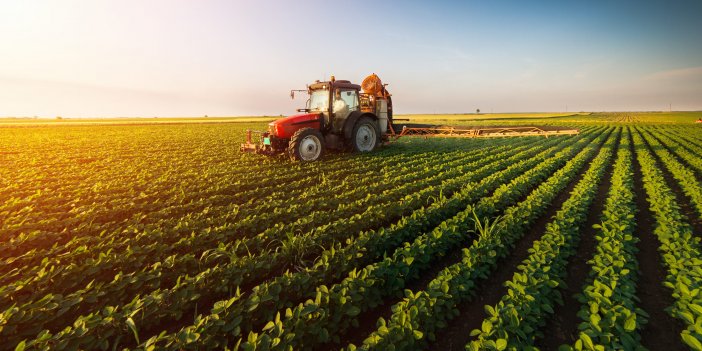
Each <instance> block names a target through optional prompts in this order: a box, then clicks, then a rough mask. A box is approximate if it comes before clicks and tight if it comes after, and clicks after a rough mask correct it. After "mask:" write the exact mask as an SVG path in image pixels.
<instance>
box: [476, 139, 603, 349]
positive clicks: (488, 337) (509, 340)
mask: <svg viewBox="0 0 702 351" xmlns="http://www.w3.org/2000/svg"><path fill="white" fill-rule="evenodd" d="M614 142H615V140H614V138H613V139H610V140H608V141H607V143H606V144H605V146H604V147H603V151H602V154H601V155H600V157H597V158H596V159H595V160H593V162H592V164H591V166H590V168H589V169H588V171H587V172H586V173H585V174H584V175H583V178H582V179H581V180H580V181H579V182H578V184H577V185H576V186H575V188H574V189H573V191H572V192H571V196H570V198H568V200H566V201H565V202H564V203H563V206H562V207H561V209H560V210H559V211H558V212H557V213H556V215H555V216H554V220H553V221H552V222H550V223H549V224H548V225H547V227H546V232H545V233H544V235H543V236H542V237H541V239H540V240H537V241H535V242H534V244H533V246H532V248H531V249H530V250H529V253H530V255H529V257H527V258H526V259H525V260H524V261H523V262H522V264H521V265H520V266H519V271H518V272H515V273H514V276H513V278H512V280H509V281H507V282H506V283H505V286H506V287H507V294H506V295H504V296H502V298H501V300H500V302H498V303H497V305H495V306H486V307H485V311H486V312H487V314H488V316H487V318H485V319H484V320H483V322H482V326H481V328H480V329H476V330H473V331H471V332H470V333H471V335H472V336H474V337H475V340H473V341H471V342H470V343H469V344H468V345H466V350H504V349H509V350H524V349H528V348H530V347H532V345H533V344H534V340H535V339H536V338H537V337H540V336H542V334H541V332H540V331H539V329H540V328H541V327H543V326H544V325H545V324H546V320H547V318H548V317H549V316H550V315H552V314H553V306H554V305H555V304H556V303H559V304H562V298H561V294H560V291H559V290H558V289H557V288H558V287H559V286H562V285H563V278H564V276H565V274H566V265H567V263H568V260H567V259H568V258H569V257H570V256H572V255H573V254H574V253H575V250H576V248H577V245H578V242H579V236H580V230H581V227H582V225H583V224H584V223H585V220H586V218H587V213H588V209H589V207H590V204H591V203H592V201H593V200H594V198H595V194H596V193H597V189H598V185H599V183H600V181H602V178H603V176H604V173H605V169H606V167H607V164H608V163H609V161H610V159H611V157H612V148H613V147H614V145H613V144H614Z"/></svg>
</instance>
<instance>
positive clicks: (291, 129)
mask: <svg viewBox="0 0 702 351" xmlns="http://www.w3.org/2000/svg"><path fill="white" fill-rule="evenodd" d="M320 116H321V113H302V114H299V115H292V116H288V117H285V118H281V119H277V120H275V121H273V122H271V123H269V124H268V130H269V131H270V132H271V134H272V135H275V136H276V137H278V138H283V139H290V138H292V136H293V134H295V132H297V131H298V130H300V129H302V128H314V129H317V130H319V129H320V128H321V124H320V120H321V118H320Z"/></svg>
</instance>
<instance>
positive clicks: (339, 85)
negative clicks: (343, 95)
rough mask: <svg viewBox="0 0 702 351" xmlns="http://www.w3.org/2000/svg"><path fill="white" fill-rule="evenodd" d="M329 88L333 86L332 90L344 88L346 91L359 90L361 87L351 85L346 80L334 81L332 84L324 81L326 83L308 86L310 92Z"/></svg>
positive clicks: (315, 83) (318, 82)
mask: <svg viewBox="0 0 702 351" xmlns="http://www.w3.org/2000/svg"><path fill="white" fill-rule="evenodd" d="M330 86H333V87H334V88H342V89H344V88H346V89H356V90H360V89H361V86H360V85H358V84H353V83H351V82H350V81H348V80H335V81H333V82H331V81H326V82H320V81H317V82H314V83H312V84H310V89H311V90H317V89H323V88H325V87H326V88H329V87H330Z"/></svg>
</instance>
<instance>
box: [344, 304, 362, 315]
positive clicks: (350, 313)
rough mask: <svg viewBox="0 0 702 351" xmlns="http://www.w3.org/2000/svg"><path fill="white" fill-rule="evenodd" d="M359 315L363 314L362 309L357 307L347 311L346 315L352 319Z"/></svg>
mask: <svg viewBox="0 0 702 351" xmlns="http://www.w3.org/2000/svg"><path fill="white" fill-rule="evenodd" d="M359 313H361V309H360V308H358V307H356V306H351V307H350V308H349V310H348V311H346V314H348V315H349V316H351V317H355V316H358V314H359Z"/></svg>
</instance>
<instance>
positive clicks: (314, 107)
mask: <svg viewBox="0 0 702 351" xmlns="http://www.w3.org/2000/svg"><path fill="white" fill-rule="evenodd" d="M309 109H310V111H327V110H329V90H326V89H321V90H312V93H311V94H310V105H309Z"/></svg>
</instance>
